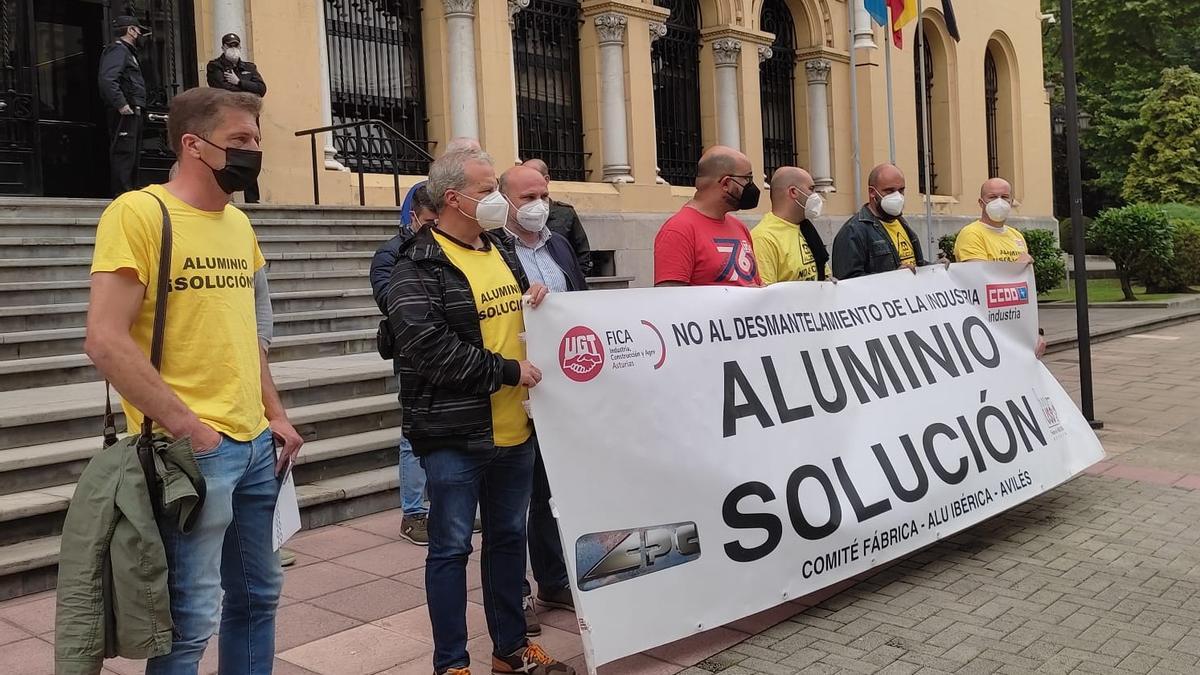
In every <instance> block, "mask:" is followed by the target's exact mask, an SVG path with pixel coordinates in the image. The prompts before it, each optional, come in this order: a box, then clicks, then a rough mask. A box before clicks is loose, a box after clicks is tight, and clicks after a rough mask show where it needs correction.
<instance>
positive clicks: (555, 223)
mask: <svg viewBox="0 0 1200 675" xmlns="http://www.w3.org/2000/svg"><path fill="white" fill-rule="evenodd" d="M546 227H548V228H550V231H551V232H557V233H558V234H561V235H562V236H564V237H566V238H567V241H568V242H569V243H570V244H571V249H572V250H573V251H574V252H575V260H576V261H578V262H579V269H580V270H581V271H582V272H583V276H585V277H586V276H589V275H590V274H591V273H592V245H591V244H590V243H588V236H587V232H586V231H584V229H583V223H582V222H580V221H579V214H578V213H576V212H575V207H574V206H571V205H570V204H568V203H566V202H556V201H554V200H553V199H551V200H550V217H549V218H547V219H546Z"/></svg>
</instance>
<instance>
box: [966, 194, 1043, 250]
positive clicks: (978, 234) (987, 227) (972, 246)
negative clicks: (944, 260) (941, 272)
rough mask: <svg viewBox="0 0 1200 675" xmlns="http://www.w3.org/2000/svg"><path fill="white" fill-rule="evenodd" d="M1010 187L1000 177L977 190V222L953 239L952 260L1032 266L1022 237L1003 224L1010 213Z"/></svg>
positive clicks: (1017, 231)
mask: <svg viewBox="0 0 1200 675" xmlns="http://www.w3.org/2000/svg"><path fill="white" fill-rule="evenodd" d="M1012 202H1013V196H1012V186H1011V185H1009V183H1008V181H1006V180H1004V179H1003V178H989V179H987V180H986V181H984V183H983V185H982V186H981V187H980V188H979V211H980V216H979V220H976V221H975V222H973V223H971V224H970V225H967V226H966V227H964V228H963V229H962V230H960V231H959V233H958V237H957V238H955V240H954V259H955V260H957V261H958V262H968V261H972V260H1002V261H1005V262H1018V263H1031V262H1033V257H1032V256H1030V255H1029V246H1027V245H1026V244H1025V235H1023V234H1021V232H1020V231H1019V230H1017V229H1016V228H1013V227H1009V226H1008V225H1007V224H1005V223H1006V221H1007V220H1008V215H1009V213H1011V212H1012Z"/></svg>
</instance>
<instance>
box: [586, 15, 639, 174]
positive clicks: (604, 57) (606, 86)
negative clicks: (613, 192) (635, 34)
mask: <svg viewBox="0 0 1200 675" xmlns="http://www.w3.org/2000/svg"><path fill="white" fill-rule="evenodd" d="M627 23H628V19H626V18H625V15H624V14H617V13H615V12H606V13H604V14H600V15H598V16H597V17H596V20H595V25H596V35H597V36H598V37H599V44H600V120H601V124H602V125H603V127H604V131H603V133H604V138H603V146H602V147H603V148H604V165H603V167H604V169H603V171H604V177H603V179H602V180H604V181H605V182H606V183H632V182H633V176H631V175H629V171H630V167H629V128H628V125H627V124H626V122H625V25H626V24H627Z"/></svg>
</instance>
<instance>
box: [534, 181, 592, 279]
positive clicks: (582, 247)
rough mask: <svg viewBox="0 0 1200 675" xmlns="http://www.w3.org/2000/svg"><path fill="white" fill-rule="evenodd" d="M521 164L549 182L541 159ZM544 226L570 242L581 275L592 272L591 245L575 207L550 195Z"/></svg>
mask: <svg viewBox="0 0 1200 675" xmlns="http://www.w3.org/2000/svg"><path fill="white" fill-rule="evenodd" d="M522 166H527V167H529V168H531V169H535V170H537V171H538V172H539V173H541V174H542V177H543V178H545V179H546V184H547V185H549V184H550V167H548V166H546V163H545V162H543V161H542V160H540V159H528V160H525V162H524V164H522ZM546 226H547V227H549V228H550V230H551V231H553V232H557V233H558V234H561V235H562V236H564V237H566V238H567V241H568V242H569V243H570V244H571V250H573V251H574V252H575V261H576V262H577V263H579V269H581V270H583V276H585V277H586V276H588V275H590V274H591V273H592V245H591V244H590V243H589V242H588V236H587V232H586V231H585V230H584V229H583V223H582V222H581V221H580V220H579V214H578V213H576V212H575V207H574V206H571V205H570V204H568V203H566V202H560V201H558V200H556V199H554V198H553V197H551V198H550V219H549V220H548V221H546Z"/></svg>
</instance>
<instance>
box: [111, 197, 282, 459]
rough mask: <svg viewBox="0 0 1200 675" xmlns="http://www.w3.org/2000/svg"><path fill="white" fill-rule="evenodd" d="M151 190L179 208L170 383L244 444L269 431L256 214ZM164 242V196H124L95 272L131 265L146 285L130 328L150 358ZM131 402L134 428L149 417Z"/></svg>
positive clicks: (174, 216) (165, 371)
mask: <svg viewBox="0 0 1200 675" xmlns="http://www.w3.org/2000/svg"><path fill="white" fill-rule="evenodd" d="M146 189H147V190H148V191H150V192H152V193H154V194H155V195H157V196H158V197H159V199H162V200H163V202H164V203H165V204H166V205H167V210H168V212H169V213H170V214H171V232H172V246H171V280H170V286H169V288H170V295H169V296H168V299H167V310H166V311H167V315H166V327H165V330H164V333H163V359H162V369H161V375H162V378H163V381H164V382H166V383H167V386H169V387H170V388H171V390H172V391H174V392H175V393H176V394H177V395H178V396H179V398H180V399H181V400H182V401H183V403H184V404H185V405H187V407H188V408H190V409H191V410H192V412H194V413H196V416H197V417H199V418H200V420H201V421H203V422H204V423H205V424H207V425H209V426H210V427H212V428H213V429H216V430H217V431H218V432H220V433H223V434H225V435H227V436H229V437H230V438H233V439H235V440H238V441H249V440H252V439H253V438H255V437H256V436H258V435H259V434H261V433H262V432H263V431H264V430H265V429H266V428H267V418H266V415H265V413H264V410H263V401H262V379H261V378H262V373H261V371H260V362H259V346H258V330H257V327H256V324H255V320H254V273H255V272H256V271H258V270H259V268H261V267H262V266H263V265H265V264H266V261H265V260H264V259H263V255H262V252H261V251H260V250H259V248H258V241H257V240H256V239H255V238H254V230H253V229H252V228H251V227H250V220H249V219H248V218H247V217H246V214H244V213H242V212H241V211H240V210H238V209H237V208H235V207H233V206H227V207H225V210H224V211H220V212H211V211H201V210H199V209H197V208H195V207H193V206H190V205H189V204H187V203H185V202H183V201H181V200H180V199H178V198H176V197H175V196H173V195H172V194H171V193H169V192H167V190H166V189H165V188H163V187H162V186H161V185H151V186H150V187H148V188H146ZM161 243H162V213H161V211H160V210H159V207H158V202H156V201H155V200H154V199H152V198H151V197H150V196H149V195H144V194H140V193H138V192H130V193H127V194H124V195H121V196H120V197H118V198H117V199H115V200H114V201H113V202H112V203H111V204H109V206H108V208H107V209H105V210H104V215H102V216H100V223H99V225H98V226H97V227H96V250H95V254H94V257H93V259H92V273H93V274H95V273H97V272H115V271H117V270H119V269H130V270H133V271H134V272H136V273H137V277H138V280H139V281H140V282H141V283H142V284H144V285H145V286H146V295H145V297H144V298H143V300H142V307H141V309H140V311H139V312H138V316H137V319H135V320H134V323H133V326H132V328H131V329H130V334H131V335H132V336H133V339H134V341H135V342H136V343H137V344H138V346H139V347H140V348H141V349H142V351H143V352H145V353H146V355H147V357H149V355H150V339H151V336H152V334H153V328H154V303H155V301H156V299H157V297H158V288H157V286H158V264H159V255H160V248H161ZM122 404H123V406H124V408H125V417H126V419H127V427H128V429H130V430H134V429H138V428H139V427H140V426H141V424H142V414H141V413H140V412H139V411H138V410H137V409H136V408H134V407H133V406H131V405H130V404H129V403H128V402H127V401H122Z"/></svg>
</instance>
